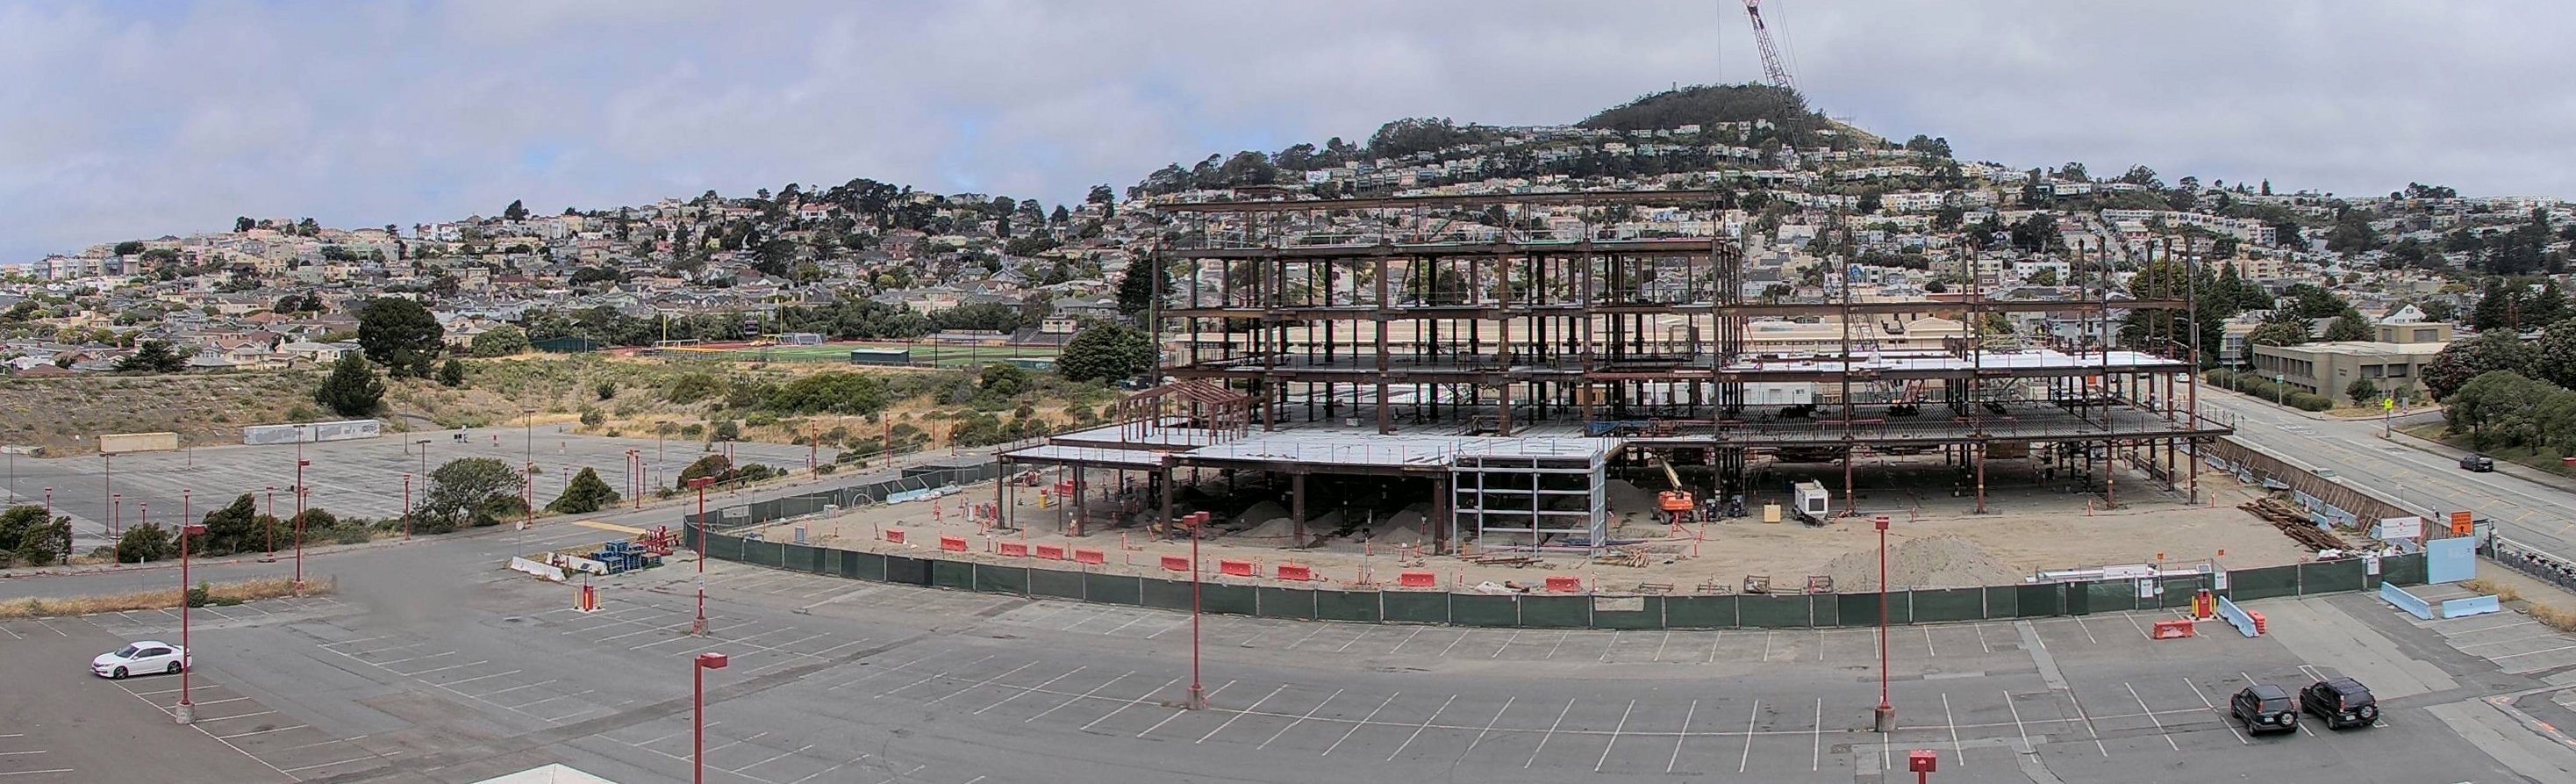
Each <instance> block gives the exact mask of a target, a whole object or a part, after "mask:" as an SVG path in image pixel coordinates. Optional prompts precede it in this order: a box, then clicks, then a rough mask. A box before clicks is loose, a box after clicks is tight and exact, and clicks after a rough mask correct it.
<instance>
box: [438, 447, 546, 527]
mask: <svg viewBox="0 0 2576 784" xmlns="http://www.w3.org/2000/svg"><path fill="white" fill-rule="evenodd" d="M521 481H522V480H521V478H520V476H519V472H517V471H515V470H512V469H511V468H510V466H509V464H507V463H503V462H501V461H499V460H495V459H492V458H489V457H465V458H458V459H455V460H450V461H447V464H446V465H442V466H439V467H438V470H436V471H431V472H430V473H429V491H428V493H427V494H425V495H424V496H423V497H422V499H421V504H420V510H419V512H420V513H419V514H418V515H417V516H416V518H415V520H414V526H415V527H416V528H418V529H419V530H422V531H425V532H428V533H446V532H448V531H453V530H456V529H458V528H463V527H466V526H487V525H499V524H500V523H501V521H502V520H504V519H507V518H508V517H510V516H512V515H516V514H520V513H523V512H525V511H526V510H527V506H526V502H525V501H523V500H522V499H520V497H519V490H520V482H521Z"/></svg>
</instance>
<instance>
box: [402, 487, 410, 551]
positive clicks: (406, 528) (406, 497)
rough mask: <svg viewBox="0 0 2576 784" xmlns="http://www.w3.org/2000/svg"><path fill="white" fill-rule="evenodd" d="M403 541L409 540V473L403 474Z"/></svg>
mask: <svg viewBox="0 0 2576 784" xmlns="http://www.w3.org/2000/svg"><path fill="white" fill-rule="evenodd" d="M403 541H406V542H408V541H411V475H410V474H404V475H403Z"/></svg>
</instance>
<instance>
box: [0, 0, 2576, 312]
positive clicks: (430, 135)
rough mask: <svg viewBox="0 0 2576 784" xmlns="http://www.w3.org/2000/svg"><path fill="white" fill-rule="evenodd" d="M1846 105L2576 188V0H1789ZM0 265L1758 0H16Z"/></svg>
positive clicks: (1572, 107) (1151, 159)
mask: <svg viewBox="0 0 2576 784" xmlns="http://www.w3.org/2000/svg"><path fill="white" fill-rule="evenodd" d="M1763 10H1764V15H1765V18H1766V19H1767V20H1769V22H1770V25H1771V27H1772V28H1773V30H1774V33H1775V35H1777V36H1779V37H1780V39H1781V41H1782V44H1783V46H1784V47H1785V48H1786V50H1787V51H1788V54H1789V56H1790V59H1791V64H1792V69H1793V71H1794V73H1795V77H1796V79H1797V81H1798V85H1799V87H1800V88H1801V89H1803V90H1804V91H1805V92H1806V94H1807V95H1808V97H1809V100H1810V102H1811V103H1813V104H1815V105H1816V106H1818V107H1819V108H1821V109H1822V110H1823V111H1825V112H1826V113H1827V114H1830V115H1833V116H1835V117H1839V118H1843V119H1847V120H1850V121H1852V122H1854V123H1857V124H1858V125H1860V126H1861V127H1864V128H1867V129H1870V130H1872V131H1875V132H1878V133H1881V134H1884V135H1889V136H1893V137H1895V138H1898V139H1903V138H1906V137H1908V136H1911V135H1913V134H1917V133H1922V134H1929V135H1934V136H1941V137H1945V138H1948V139H1949V140H1950V142H1951V145H1952V147H1953V149H1954V150H1955V152H1956V153H1957V154H1958V155H1959V156H1960V157H1962V158H1967V159H1972V160H1991V161H1996V162H1999V163H2004V164H2007V165H2011V166H2015V167H2022V168H2028V167H2038V166H2048V167H2054V166H2059V165H2062V164H2064V163H2066V162H2069V161H2076V162H2082V163H2084V164H2085V165H2086V166H2087V168H2088V169H2089V170H2090V171H2091V172H2092V173H2093V174H2094V175H2095V176H2112V175H2116V174H2117V173H2119V172H2121V171H2124V170H2126V169H2127V168H2128V167H2129V166H2130V165H2132V164H2144V165H2147V166H2150V167H2152V168H2154V169H2155V170H2156V171H2157V172H2159V173H2160V174H2161V175H2162V176H2163V178H2164V179H2165V180H2166V181H2168V182H2171V181H2174V180H2176V179H2179V178H2180V177H2182V176H2184V175H2193V176H2198V177H2200V178H2201V179H2202V181H2204V182H2207V181H2211V180H2224V181H2227V182H2230V183H2233V182H2238V181H2252V180H2256V179H2261V178H2269V179H2270V180H2271V181H2272V183H2273V184H2274V186H2275V187H2276V188H2279V189H2299V188H2313V189H2317V190H2322V191H2330V192H2335V193H2352V194H2366V193H2386V192H2388V191H2391V190H2396V189H2399V188H2402V187H2404V186H2405V185H2406V183H2408V182H2424V183H2431V184H2440V185H2448V186H2451V187H2454V188H2457V189H2459V191H2460V192H2461V193H2462V194H2464V195H2545V196H2561V197H2571V196H2576V166H2567V165H2562V164H2563V162H2566V161H2569V160H2576V91H2571V90H2567V89H2563V88H2562V87H2559V86H2557V85H2558V83H2559V82H2561V81H2563V80H2565V79H2566V78H2567V77H2568V75H2570V74H2576V47H2570V46H2567V45H2566V43H2565V41H2564V39H2565V35H2566V31H2569V30H2576V3H2566V2H2554V1H2553V2H2507V1H2505V0H2497V1H2495V2H2479V3H2424V2H2418V1H2416V0H2277V1H2274V2H2260V3H2246V2H2233V1H2226V0H2221V1H2201V0H2175V1H2173V2H2158V3H2121V4H2111V3H2069V2H2062V1H2061V0H1979V1H1977V2H1938V3H1936V2H1875V1H1871V0H1836V1H1835V2H1822V1H1821V0H1770V2H1767V3H1765V4H1764V9H1763ZM0 74H6V75H7V77H6V78H0V106H6V107H7V110H6V111H5V112H0V206H5V209H0V263H19V262H25V261H31V260H34V259H35V258H38V257H40V256H42V255H44V254H46V253H68V252H75V251H78V250H80V249H81V248H83V247H86V246H89V245H92V244H97V243H103V242H114V241H118V240H124V239H138V238H148V237H158V236H162V235H165V234H187V233H190V232H201V231H221V230H226V229H229V228H230V227H231V224H232V219H233V217H234V216H236V215H248V216H253V217H304V216H311V217H314V218H316V219H318V220H320V221H321V222H322V223H323V224H324V225H329V226H341V227H361V226H381V225H384V224H388V223H392V224H400V225H404V226H409V225H410V224H413V223H420V222H430V221H438V220H453V219H457V218H462V217H466V216H469V215H490V214H494V213H497V212H499V211H500V210H501V208H502V207H503V206H504V205H506V204H508V203H509V202H510V201H511V200H513V199H524V200H525V201H526V203H527V205H528V207H529V208H530V209H532V210H536V211H539V212H548V213H551V212H560V211H562V210H563V209H564V208H565V207H567V206H570V207H578V208H584V209H590V208H601V207H613V206H617V205H621V204H636V203H644V202H650V201H653V200H656V199H659V198H662V197H674V196H676V197H688V196H694V195H697V194H698V193H701V192H703V191H706V190H710V189H712V190H716V191H718V192H721V193H725V194H729V195H731V194H749V193H750V192H752V191H753V190H754V189H756V188H769V189H771V190H776V189H778V188H780V187H782V186H784V185H785V184H787V183H790V182H795V183H802V184H804V185H807V186H813V185H830V184H837V183H841V182H846V181H848V180H850V179H852V178H857V177H867V178H871V179H876V180H879V181H884V182H891V183H897V184H905V185H912V186H914V187H917V188H921V189H926V190H933V191H939V192H957V191H975V192H981V193H988V194H996V195H1010V196H1013V197H1017V198H1036V199H1039V200H1041V201H1044V202H1047V203H1049V204H1054V203H1059V202H1067V201H1076V200H1079V199H1080V198H1082V196H1083V194H1084V192H1085V191H1086V190H1087V189H1088V188H1089V187H1090V186H1091V185H1094V184H1099V183H1107V184H1111V185H1113V186H1116V187H1119V188H1121V189H1122V190H1123V189H1124V187H1125V186H1127V185H1131V184H1133V183H1135V182H1136V181H1137V180H1138V179H1140V178H1142V177H1143V176H1144V175H1145V174H1146V173H1148V172H1150V171H1152V170H1153V169H1155V168H1158V167H1160V166H1162V165H1163V164H1165V163H1171V162H1182V163H1185V164H1186V163H1189V162H1194V161H1196V160H1198V159H1200V158H1203V157H1206V156H1207V155H1208V154H1210V153H1216V152H1224V153H1231V152H1233V151H1236V150H1242V149H1259V150H1265V151H1268V150H1277V149H1280V148H1282V147H1286V146H1288V145H1291V144H1295V143H1298V142H1317V143H1320V142H1322V141H1323V140H1324V139H1326V138H1328V137H1332V136H1340V137H1343V138H1345V139H1349V140H1352V141H1355V142H1357V141H1362V140H1365V139H1366V137H1367V136H1368V134H1369V133H1370V132H1371V131H1372V130H1374V129H1375V128H1376V127H1377V126H1378V125H1379V124H1381V123H1384V122H1386V121H1388V120H1392V119H1396V118H1400V117H1409V116H1444V117H1450V118H1454V119H1455V120H1457V121H1459V122H1462V123H1463V122H1478V123H1487V124H1500V125H1525V124H1548V123H1571V122H1574V121H1577V120H1580V119H1582V118H1583V117H1585V116H1587V115H1589V114H1591V113H1593V112H1595V111H1598V110H1600V109H1602V108H1605V107H1608V106H1612V105H1615V104H1618V103H1621V102H1623V101H1626V100H1628V99H1631V98H1634V97H1636V96H1638V95H1641V94H1644V93H1648V92H1652V91H1656V90H1661V89H1665V88H1668V87H1670V86H1673V85H1675V84H1684V85H1687V84H1694V83H1731V82H1743V81H1751V80H1758V79H1760V78H1761V76H1762V71H1761V66H1760V62H1759V60H1758V59H1757V54H1756V50H1755V48H1754V45H1753V39H1752V34H1751V31H1750V29H1749V28H1748V25H1747V24H1746V21H1745V17H1744V13H1743V8H1742V6H1741V5H1740V3H1738V2H1735V1H1734V0H1699V1H1697V2H1678V1H1674V2H1667V1H1664V0H1635V1H1633V2H1631V1H1628V0H1619V1H1617V2H1599V3H1572V2H1563V0H1466V1H1461V2H1448V1H1446V0H1405V1H1404V2H1383V1H1382V0H1293V1H1291V0H1280V1H1278V2H1239V1H1236V0H1191V1H1190V2H1148V1H1145V0H1082V1H1081V2H1070V1H1065V0H1059V1H1056V2H1039V1H1038V0H763V1H762V2H757V3H707V2H698V1H695V0H452V1H442V0H384V1H375V0H313V1H311V2H257V1H255V0H206V1H204V2H196V1H193V0H156V1H149V2H147V1H145V0H112V1H105V2H68V1H65V0H33V1H30V2H20V1H19V0H0Z"/></svg>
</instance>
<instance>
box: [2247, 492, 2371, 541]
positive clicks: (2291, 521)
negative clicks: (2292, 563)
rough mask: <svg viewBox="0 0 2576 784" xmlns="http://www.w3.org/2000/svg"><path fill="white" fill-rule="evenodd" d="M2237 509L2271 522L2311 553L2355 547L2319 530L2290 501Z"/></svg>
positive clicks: (2328, 531) (2275, 500) (2268, 501)
mask: <svg viewBox="0 0 2576 784" xmlns="http://www.w3.org/2000/svg"><path fill="white" fill-rule="evenodd" d="M2236 508H2238V509H2243V510H2245V511H2247V512H2251V513H2253V515H2254V516H2255V517H2260V518H2263V519H2264V520H2266V521H2269V522H2271V524H2272V527H2274V528H2278V529H2281V533H2283V534H2286V535H2288V536H2289V537H2290V538H2292V539H2296V540H2298V542H2299V545H2300V546H2302V547H2306V548H2308V549H2310V550H2350V549H2352V545H2350V544H2346V543H2345V542H2344V540H2343V537H2340V536H2336V535H2335V532H2334V531H2333V530H2331V529H2326V528H2319V527H2317V524H2316V523H2314V522H2310V521H2309V520H2308V513H2307V512H2306V511H2304V510H2301V509H2300V508H2298V507H2296V506H2292V505H2290V503H2289V502H2287V501H2283V500H2281V499H2278V498H2257V499H2254V500H2252V501H2247V502H2245V503H2243V504H2239V505H2237V507H2236Z"/></svg>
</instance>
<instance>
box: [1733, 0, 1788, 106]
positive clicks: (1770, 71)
mask: <svg viewBox="0 0 2576 784" xmlns="http://www.w3.org/2000/svg"><path fill="white" fill-rule="evenodd" d="M1744 15H1745V16H1749V17H1752V18H1753V43H1754V44H1755V45H1758V46H1760V47H1761V48H1762V73H1763V75H1765V76H1768V77H1769V78H1770V79H1771V86H1773V87H1785V88H1789V89H1792V90H1794V89H1797V88H1798V85H1797V84H1796V83H1794V82H1791V81H1790V80H1789V66H1788V65H1787V64H1786V63H1782V62H1781V61H1780V47H1778V46H1774V45H1772V43H1771V28H1768V27H1764V26H1762V0H1744Z"/></svg>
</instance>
